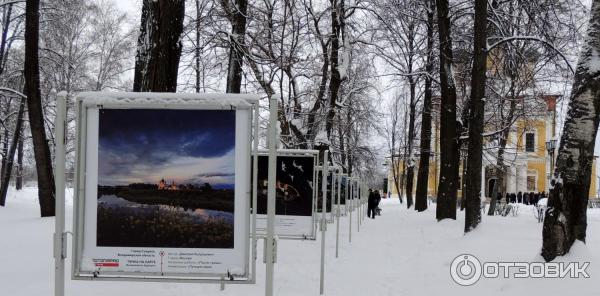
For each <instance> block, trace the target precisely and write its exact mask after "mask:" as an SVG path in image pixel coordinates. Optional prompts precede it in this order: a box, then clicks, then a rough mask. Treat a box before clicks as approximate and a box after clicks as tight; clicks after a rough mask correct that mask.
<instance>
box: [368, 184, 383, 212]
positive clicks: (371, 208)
mask: <svg viewBox="0 0 600 296" xmlns="http://www.w3.org/2000/svg"><path fill="white" fill-rule="evenodd" d="M380 198H381V197H380ZM367 203H368V209H367V217H369V218H372V219H375V208H377V204H379V202H378V201H377V196H376V195H375V192H373V190H371V189H369V198H368V200H367Z"/></svg>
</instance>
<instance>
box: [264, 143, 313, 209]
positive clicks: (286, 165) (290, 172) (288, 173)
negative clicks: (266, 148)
mask: <svg viewBox="0 0 600 296" xmlns="http://www.w3.org/2000/svg"><path fill="white" fill-rule="evenodd" d="M313 170H314V158H313V157H306V156H278V157H277V180H276V198H275V214H276V215H287V216H312V210H313ZM268 175H269V157H268V156H264V155H260V156H259V157H258V194H257V214H261V215H266V214H267V192H268Z"/></svg>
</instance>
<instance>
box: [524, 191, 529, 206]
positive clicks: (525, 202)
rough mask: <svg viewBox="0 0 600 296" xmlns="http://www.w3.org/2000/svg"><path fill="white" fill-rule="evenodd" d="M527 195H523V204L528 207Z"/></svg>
mask: <svg viewBox="0 0 600 296" xmlns="http://www.w3.org/2000/svg"><path fill="white" fill-rule="evenodd" d="M529 195H530V194H529V193H527V192H525V194H523V203H524V204H526V205H528V204H529Z"/></svg>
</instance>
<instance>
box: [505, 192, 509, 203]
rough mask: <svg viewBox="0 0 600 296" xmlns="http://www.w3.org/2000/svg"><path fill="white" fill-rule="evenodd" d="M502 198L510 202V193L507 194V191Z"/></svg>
mask: <svg viewBox="0 0 600 296" xmlns="http://www.w3.org/2000/svg"><path fill="white" fill-rule="evenodd" d="M504 199H505V200H504V201H505V202H506V203H507V204H509V203H510V194H509V193H508V192H507V193H506V196H505V197H504Z"/></svg>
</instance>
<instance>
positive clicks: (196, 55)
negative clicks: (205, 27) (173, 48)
mask: <svg viewBox="0 0 600 296" xmlns="http://www.w3.org/2000/svg"><path fill="white" fill-rule="evenodd" d="M201 17H202V16H201V14H200V0H196V30H195V31H196V32H195V33H196V48H195V49H194V60H195V63H196V69H194V70H195V72H196V93H199V92H200V76H201V75H200V29H201V28H200V18H201Z"/></svg>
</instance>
